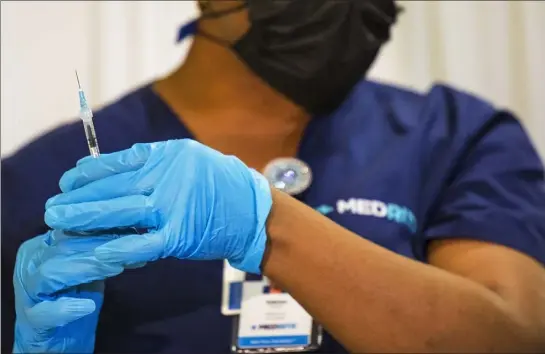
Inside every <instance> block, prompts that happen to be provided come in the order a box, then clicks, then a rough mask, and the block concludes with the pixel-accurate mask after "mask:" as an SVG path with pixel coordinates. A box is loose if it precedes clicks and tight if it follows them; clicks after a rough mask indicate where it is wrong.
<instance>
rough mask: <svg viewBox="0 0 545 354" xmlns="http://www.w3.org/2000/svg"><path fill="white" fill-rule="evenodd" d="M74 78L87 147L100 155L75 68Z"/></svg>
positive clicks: (87, 106) (136, 231) (138, 231)
mask: <svg viewBox="0 0 545 354" xmlns="http://www.w3.org/2000/svg"><path fill="white" fill-rule="evenodd" d="M76 80H78V95H79V117H80V118H81V120H82V121H83V128H84V129H85V137H86V138H87V146H88V147H89V152H90V153H91V156H93V157H94V158H97V157H99V156H100V151H99V150H98V140H97V135H96V133H95V126H94V124H93V112H92V111H91V108H89V105H88V104H87V99H86V98H85V93H84V92H83V89H82V88H81V84H80V82H79V76H78V71H77V70H76ZM130 230H131V233H132V232H135V233H137V234H140V233H142V232H141V231H140V230H138V229H137V228H135V227H131V228H130ZM118 233H120V231H119V230H118Z"/></svg>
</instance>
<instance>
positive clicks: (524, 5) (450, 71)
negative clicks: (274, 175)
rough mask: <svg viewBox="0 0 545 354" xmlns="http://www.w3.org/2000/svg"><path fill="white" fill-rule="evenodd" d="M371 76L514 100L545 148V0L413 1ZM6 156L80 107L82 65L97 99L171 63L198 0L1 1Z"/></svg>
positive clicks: (109, 96) (103, 100)
mask: <svg viewBox="0 0 545 354" xmlns="http://www.w3.org/2000/svg"><path fill="white" fill-rule="evenodd" d="M402 5H403V6H404V7H405V8H406V12H405V13H404V14H403V15H402V17H401V18H400V22H399V24H398V26H397V27H396V29H395V31H394V38H393V41H392V42H391V43H390V44H389V45H388V46H387V48H386V49H385V50H384V52H383V55H382V56H381V58H380V60H379V61H378V62H377V64H376V65H375V67H374V68H373V70H372V73H371V76H372V77H374V78H379V79H383V80H385V81H388V82H392V83H398V84H402V85H406V86H413V87H415V88H417V89H425V88H428V87H429V86H430V84H431V82H433V81H434V80H437V79H439V80H443V81H447V82H449V83H451V84H453V85H456V86H458V87H460V88H463V89H466V90H469V91H471V92H475V93H478V94H480V95H481V96H484V97H485V98H488V99H490V100H492V101H494V102H495V103H497V104H499V105H501V106H507V107H510V108H512V109H513V110H515V111H516V112H517V113H518V114H519V115H520V116H521V118H522V119H523V122H524V124H525V125H526V127H527V129H528V130H529V131H530V132H531V135H532V136H533V138H534V142H535V143H536V145H537V146H538V148H539V150H540V151H541V152H542V154H543V155H544V156H545V3H543V2H540V1H486V2H485V1H483V2H480V1H436V2H434V1H407V2H402ZM1 7H2V8H1V14H2V18H1V20H2V21H1V25H2V34H1V35H2V48H1V56H2V58H1V66H2V71H1V81H2V83H1V85H2V87H1V94H2V97H1V119H2V142H1V149H2V156H5V155H6V154H9V153H11V152H13V151H14V150H15V149H16V148H17V147H19V146H21V144H24V143H25V142H27V141H28V140H29V139H32V138H33V137H35V136H37V135H39V134H41V133H42V132H43V131H44V130H46V129H49V128H52V127H54V126H56V125H58V124H60V123H62V122H65V121H67V120H69V119H71V118H73V117H75V115H76V113H77V84H76V80H75V77H74V69H76V68H77V69H78V72H79V74H80V79H81V80H82V84H83V86H84V89H85V90H86V92H87V95H88V96H89V97H88V98H89V100H90V101H91V103H92V104H94V105H95V106H98V105H102V104H105V103H107V102H109V101H111V100H114V99H115V98H117V97H119V96H120V95H121V94H122V93H124V92H126V91H127V90H129V89H131V88H134V87H136V86H138V85H141V84H142V83H144V82H147V81H150V80H151V79H152V78H153V77H156V76H158V75H161V74H164V73H166V72H168V71H169V70H171V69H172V68H173V67H174V65H176V63H177V62H179V60H181V58H183V55H184V53H185V51H186V48H187V45H188V43H185V44H183V45H176V44H175V38H176V34H177V29H178V27H179V25H181V24H182V23H184V22H185V21H187V20H189V19H190V18H191V17H193V16H195V15H196V7H195V4H194V3H193V2H191V1H119V2H117V1H94V2H84V1H72V2H70V1H34V2H29V1H16V2H4V1H2V3H1Z"/></svg>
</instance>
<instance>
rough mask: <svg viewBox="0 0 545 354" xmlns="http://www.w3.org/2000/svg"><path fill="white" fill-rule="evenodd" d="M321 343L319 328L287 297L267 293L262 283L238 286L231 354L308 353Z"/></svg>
mask: <svg viewBox="0 0 545 354" xmlns="http://www.w3.org/2000/svg"><path fill="white" fill-rule="evenodd" d="M321 342H322V328H321V326H318V325H317V324H316V323H315V322H314V321H313V319H312V317H311V316H310V315H309V314H308V313H307V312H306V311H305V309H303V307H302V306H301V305H299V303H298V302H297V301H295V299H293V298H292V297H291V296H290V295H289V294H287V293H284V292H281V291H278V290H275V289H271V287H270V285H269V283H268V281H267V280H266V279H262V280H251V281H244V282H243V283H242V301H241V306H240V314H239V316H235V317H234V318H233V335H232V344H231V349H232V352H233V353H278V352H292V353H293V352H296V353H301V352H312V351H316V350H317V349H319V348H320V345H321Z"/></svg>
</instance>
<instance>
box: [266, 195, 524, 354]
mask: <svg viewBox="0 0 545 354" xmlns="http://www.w3.org/2000/svg"><path fill="white" fill-rule="evenodd" d="M273 200H274V207H273V211H272V212H271V215H270V216H269V221H268V235H269V239H268V245H267V251H266V254H265V258H264V261H263V265H262V268H263V273H264V275H266V276H267V277H269V278H270V279H271V280H272V281H273V282H274V283H275V284H276V285H278V286H280V287H281V288H283V289H285V290H286V291H288V292H289V293H290V294H291V295H292V296H293V297H294V298H295V299H296V300H297V301H298V302H299V303H300V304H301V305H302V306H303V307H305V308H306V309H307V311H309V313H310V314H311V315H312V316H313V317H314V318H315V319H316V320H317V321H318V322H320V323H321V324H322V325H324V327H325V328H326V329H327V330H328V331H329V332H330V333H331V334H332V335H333V336H335V337H336V338H337V340H339V341H340V342H341V343H342V344H343V345H344V346H345V347H346V348H347V349H348V350H350V351H353V352H359V353H361V352H381V351H382V352H384V351H386V352H400V351H405V352H407V351H409V352H438V351H442V352H444V351H449V352H457V351H459V352H462V351H464V352H467V351H471V352H497V351H520V350H533V348H525V347H524V346H525V345H526V344H525V343H527V341H526V340H525V338H524V334H523V331H522V328H521V326H519V325H518V324H517V323H516V321H515V320H514V316H511V315H510V311H509V310H508V307H507V306H506V303H505V301H503V299H502V298H501V297H500V296H499V295H497V294H495V293H494V292H492V291H490V290H488V289H487V288H485V287H484V286H480V285H479V284H476V283H474V282H472V281H470V280H467V279H464V278H462V277H459V276H456V275H454V274H450V273H448V272H446V271H443V270H440V269H437V268H434V267H432V266H429V265H426V264H423V263H419V262H416V261H413V260H410V259H408V258H405V257H402V256H400V255H397V254H395V253H393V252H390V251H388V250H386V249H384V248H382V247H380V246H378V245H376V244H374V243H372V242H370V241H367V240H365V239H364V238H361V237H359V236H357V235H355V234H353V233H351V232H350V231H348V230H346V229H344V228H342V227H341V226H339V225H337V224H335V223H334V222H332V221H330V220H329V219H327V218H325V217H323V216H321V215H319V214H318V213H316V212H314V211H313V210H312V209H311V208H309V207H307V206H305V205H303V204H302V203H299V202H298V201H296V200H294V199H292V198H290V197H288V196H287V195H284V194H281V193H279V192H273Z"/></svg>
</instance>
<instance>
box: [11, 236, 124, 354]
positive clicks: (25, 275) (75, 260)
mask: <svg viewBox="0 0 545 354" xmlns="http://www.w3.org/2000/svg"><path fill="white" fill-rule="evenodd" d="M110 240H112V237H109V236H104V237H102V236H99V237H89V238H87V237H68V236H66V235H65V234H64V233H63V232H62V231H49V232H47V233H46V234H44V235H41V236H38V237H35V238H33V239H30V240H28V241H26V242H25V243H23V244H22V245H21V247H20V248H19V250H18V252H17V260H16V263H15V270H14V274H13V285H14V289H15V312H16V316H17V317H16V321H15V343H14V345H13V352H14V353H92V352H93V350H94V345H95V330H96V326H97V322H98V314H99V312H100V308H101V306H102V301H103V290H104V284H103V282H100V281H97V282H93V281H94V280H96V279H104V278H106V277H111V276H114V275H116V274H119V273H120V272H121V271H122V270H123V269H122V268H121V267H120V266H117V265H112V264H104V263H103V262H100V261H98V260H97V259H96V258H95V257H94V249H95V247H96V246H99V245H102V244H104V243H105V242H107V241H110Z"/></svg>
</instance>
